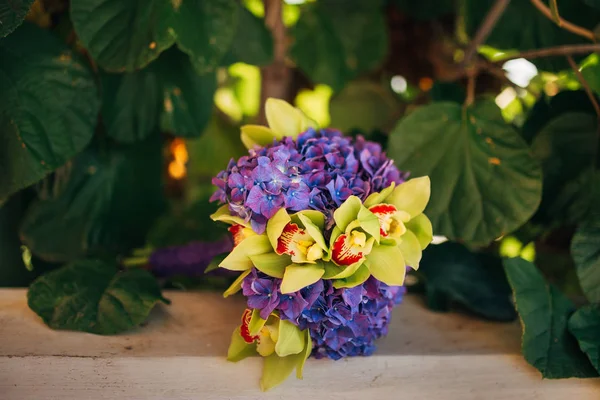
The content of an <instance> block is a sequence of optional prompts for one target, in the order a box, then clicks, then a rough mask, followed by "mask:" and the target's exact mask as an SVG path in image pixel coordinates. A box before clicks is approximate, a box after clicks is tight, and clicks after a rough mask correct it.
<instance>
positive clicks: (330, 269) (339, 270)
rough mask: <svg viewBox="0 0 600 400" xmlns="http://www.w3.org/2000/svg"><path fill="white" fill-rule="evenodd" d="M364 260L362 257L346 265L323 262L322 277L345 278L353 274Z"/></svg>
mask: <svg viewBox="0 0 600 400" xmlns="http://www.w3.org/2000/svg"><path fill="white" fill-rule="evenodd" d="M364 261H365V260H364V259H362V260H360V261H358V262H356V263H354V264H351V265H349V266H347V267H343V266H337V265H335V264H334V263H326V264H325V274H323V279H343V278H347V277H349V276H350V275H352V274H354V273H355V272H356V271H357V270H358V269H359V268H360V266H361V265H362V264H363V262H364Z"/></svg>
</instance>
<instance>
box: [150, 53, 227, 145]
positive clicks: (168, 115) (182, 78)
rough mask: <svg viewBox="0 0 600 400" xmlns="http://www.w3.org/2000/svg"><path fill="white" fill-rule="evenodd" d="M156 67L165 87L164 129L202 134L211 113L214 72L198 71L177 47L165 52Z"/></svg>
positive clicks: (162, 125)
mask: <svg viewBox="0 0 600 400" xmlns="http://www.w3.org/2000/svg"><path fill="white" fill-rule="evenodd" d="M153 67H154V68H155V69H156V71H157V74H158V76H159V77H160V87H161V90H162V94H161V100H162V113H161V115H160V126H161V129H162V130H164V131H168V132H172V133H173V134H175V135H177V136H185V137H195V136H200V134H201V133H202V132H203V131H204V128H206V126H207V124H208V122H209V121H210V118H211V116H212V110H213V97H214V94H215V90H216V89H217V79H216V76H215V74H214V73H206V74H204V75H199V74H198V72H196V70H195V69H194V67H193V66H192V64H191V63H190V59H189V58H188V57H187V56H186V55H185V54H184V53H182V52H180V51H178V50H177V49H172V50H169V51H167V52H165V53H164V54H163V55H162V56H161V57H160V58H159V59H158V61H157V62H156V63H155V64H154V65H153Z"/></svg>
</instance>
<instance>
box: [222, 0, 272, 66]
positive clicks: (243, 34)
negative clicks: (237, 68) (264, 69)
mask: <svg viewBox="0 0 600 400" xmlns="http://www.w3.org/2000/svg"><path fill="white" fill-rule="evenodd" d="M239 9H240V10H239V19H238V23H237V29H236V30H235V36H234V37H233V41H232V44H231V47H230V48H229V51H228V52H227V54H225V56H224V57H223V59H222V60H221V65H230V64H234V63H237V62H243V63H246V64H252V65H258V66H263V65H268V64H270V63H271V61H272V60H273V37H272V36H271V31H269V29H267V27H266V26H265V22H264V19H262V18H258V17H256V16H254V15H253V14H252V13H251V12H250V11H248V9H246V8H245V7H243V6H242V5H239Z"/></svg>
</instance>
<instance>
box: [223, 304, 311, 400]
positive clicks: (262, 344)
mask: <svg viewBox="0 0 600 400" xmlns="http://www.w3.org/2000/svg"><path fill="white" fill-rule="evenodd" d="M311 351H312V340H311V338H310V333H309V332H308V330H304V331H301V330H300V329H299V328H298V327H297V326H296V325H294V324H293V323H291V322H289V321H286V320H281V319H280V318H279V316H278V315H277V314H276V313H272V314H271V315H270V316H269V318H268V319H266V320H265V319H262V318H260V315H259V312H258V310H254V311H251V310H249V309H246V310H245V311H244V314H243V315H242V323H241V325H240V326H238V327H237V328H236V329H235V330H234V332H233V334H232V336H231V343H230V345H229V350H228V351H227V359H228V360H229V361H233V362H237V361H240V360H243V359H244V358H246V357H251V356H254V355H257V354H258V355H260V356H262V357H264V365H263V373H262V377H261V379H260V386H261V389H262V390H263V391H267V390H269V389H271V388H273V387H274V386H277V385H279V384H280V383H282V382H283V381H285V380H286V379H287V377H288V376H289V375H290V374H291V373H292V372H293V371H294V369H295V370H296V377H297V378H298V379H302V373H303V369H304V363H305V362H306V360H307V358H308V357H309V356H310V353H311Z"/></svg>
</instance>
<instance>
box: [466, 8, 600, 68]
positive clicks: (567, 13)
mask: <svg viewBox="0 0 600 400" xmlns="http://www.w3.org/2000/svg"><path fill="white" fill-rule="evenodd" d="M494 1H495V0H467V1H466V7H465V25H466V26H465V28H466V31H467V34H469V35H470V36H471V37H473V35H474V34H475V32H476V30H477V28H478V27H479V26H480V25H481V22H482V21H483V19H484V17H485V15H486V14H487V13H488V11H489V9H490V8H491V7H492V5H493V4H494ZM558 5H559V12H560V16H561V17H562V18H563V19H565V20H566V21H569V22H572V23H574V24H576V25H578V26H581V27H584V28H588V29H590V30H593V29H594V27H595V25H596V24H597V22H598V20H599V19H600V18H599V17H600V13H599V12H597V11H596V10H594V9H592V8H590V7H587V6H586V5H585V4H583V3H582V2H581V1H580V0H569V1H559V2H558ZM585 42H586V39H585V38H583V37H581V36H578V35H575V34H573V33H571V32H569V31H567V30H566V29H563V28H561V27H559V26H558V25H557V24H556V23H555V22H554V21H552V20H551V19H548V18H546V16H545V15H543V14H542V13H541V12H540V11H539V10H538V9H537V8H536V7H535V6H534V5H533V4H531V2H530V1H512V2H510V4H509V5H508V7H506V10H505V11H504V13H503V14H502V16H501V17H500V19H499V20H498V22H497V23H496V25H495V26H494V29H493V30H492V31H491V33H490V35H489V37H488V39H487V40H486V41H485V44H487V45H490V46H492V47H496V48H498V49H505V50H510V49H514V50H520V51H523V50H533V49H539V48H545V47H553V46H559V45H566V44H575V43H585ZM531 61H532V62H533V63H534V64H535V65H536V66H537V67H538V68H541V69H543V70H547V71H553V72H556V71H560V70H563V69H567V68H569V64H568V62H567V61H566V59H565V57H563V56H557V57H543V58H537V59H533V60H531Z"/></svg>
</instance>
